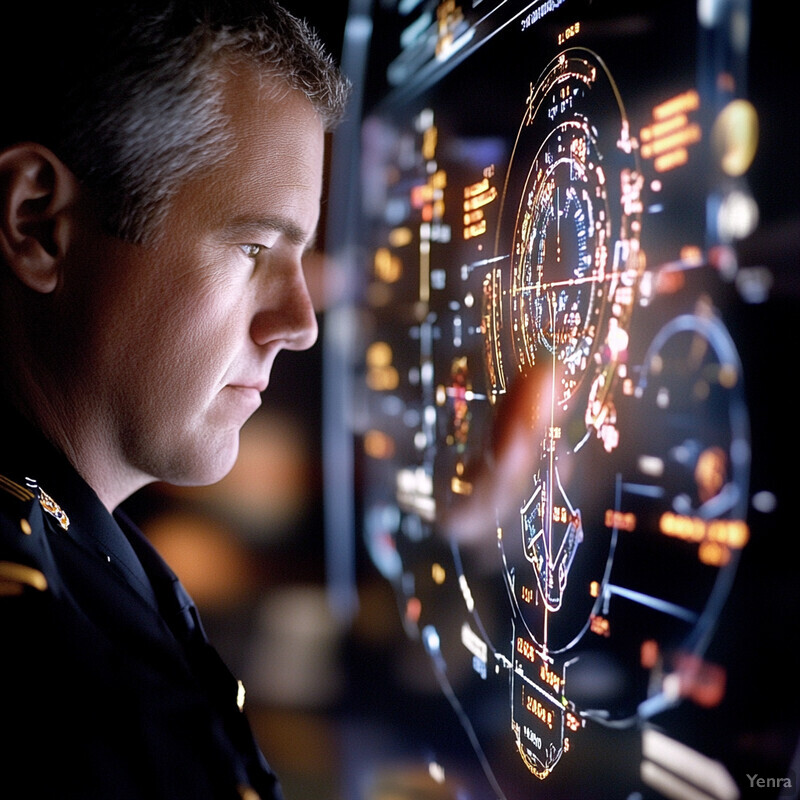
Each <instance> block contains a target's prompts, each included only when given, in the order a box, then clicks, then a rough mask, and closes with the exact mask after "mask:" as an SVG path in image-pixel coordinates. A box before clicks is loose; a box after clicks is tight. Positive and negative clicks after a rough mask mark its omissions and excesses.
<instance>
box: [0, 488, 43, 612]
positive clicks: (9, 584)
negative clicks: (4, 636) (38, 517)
mask: <svg viewBox="0 0 800 800" xmlns="http://www.w3.org/2000/svg"><path fill="white" fill-rule="evenodd" d="M37 494H40V493H39V492H37V490H36V487H29V486H23V485H21V484H19V483H16V482H15V481H12V480H11V479H10V478H7V477H6V476H5V475H0V499H2V500H4V502H2V511H3V513H2V516H3V517H6V520H0V522H4V523H7V524H8V525H10V526H11V528H12V529H14V530H18V532H19V534H20V535H21V536H22V537H23V538H25V537H28V536H30V535H31V533H32V531H31V525H30V522H29V521H28V516H29V514H30V508H31V505H32V503H33V502H34V501H35V500H36V498H37ZM39 502H40V503H41V502H42V500H41V497H39ZM43 507H44V504H43ZM4 527H5V525H4ZM14 552H16V548H14ZM17 557H18V555H17V556H16V557H15V556H14V555H11V554H10V553H5V552H3V553H2V554H0V598H2V597H13V596H16V595H20V594H22V593H23V592H24V591H25V589H26V588H31V589H36V590H38V591H45V590H46V589H47V578H45V576H44V573H43V572H41V570H38V569H36V568H35V567H32V566H30V565H29V564H24V563H21V562H20V561H18V560H17Z"/></svg>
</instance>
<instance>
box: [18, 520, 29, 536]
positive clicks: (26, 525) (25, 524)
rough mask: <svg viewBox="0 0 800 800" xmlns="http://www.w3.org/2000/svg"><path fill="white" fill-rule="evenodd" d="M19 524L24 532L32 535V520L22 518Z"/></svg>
mask: <svg viewBox="0 0 800 800" xmlns="http://www.w3.org/2000/svg"><path fill="white" fill-rule="evenodd" d="M19 526H20V528H22V532H23V533H24V534H25V535H26V536H30V535H31V524H30V522H28V520H26V519H21V520H20V521H19Z"/></svg>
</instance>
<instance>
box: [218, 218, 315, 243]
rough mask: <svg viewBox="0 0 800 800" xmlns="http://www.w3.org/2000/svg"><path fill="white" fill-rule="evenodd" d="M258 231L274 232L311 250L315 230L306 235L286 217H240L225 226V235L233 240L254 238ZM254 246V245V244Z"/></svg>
mask: <svg viewBox="0 0 800 800" xmlns="http://www.w3.org/2000/svg"><path fill="white" fill-rule="evenodd" d="M259 231H275V232H277V233H280V234H281V235H282V236H285V237H286V239H288V241H289V242H290V243H291V244H295V245H298V246H301V247H303V248H304V249H305V250H311V249H313V247H314V245H315V243H316V239H317V230H316V228H315V229H314V230H313V231H311V232H310V233H307V232H306V231H305V230H304V229H303V228H301V227H300V226H299V225H297V224H296V223H295V222H293V221H292V220H290V219H287V218H286V217H280V216H274V217H242V218H239V219H234V220H231V222H229V223H228V224H227V225H225V233H226V234H227V235H229V236H232V237H234V238H247V237H252V236H256V235H257V234H258V233H259ZM254 244H256V243H255V242H254Z"/></svg>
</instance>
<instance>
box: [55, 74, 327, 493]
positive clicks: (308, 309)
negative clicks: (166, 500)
mask: <svg viewBox="0 0 800 800" xmlns="http://www.w3.org/2000/svg"><path fill="white" fill-rule="evenodd" d="M271 86H272V85H271V84H265V85H263V86H262V85H260V84H259V82H258V81H257V80H256V79H255V77H254V76H252V75H250V74H249V72H246V71H244V70H243V71H241V72H240V73H239V74H235V75H233V76H232V77H231V78H230V79H229V81H228V83H227V87H226V89H225V110H226V112H227V113H228V114H229V117H230V120H229V125H230V131H231V133H232V134H233V136H232V142H233V143H234V144H233V145H232V146H231V150H230V151H229V152H228V153H227V154H226V156H225V157H224V158H223V159H222V160H221V161H219V162H218V163H217V164H215V165H214V166H213V167H212V168H211V169H210V171H205V172H203V173H202V174H200V175H198V176H197V177H196V178H192V179H190V180H189V181H188V182H186V183H185V184H184V185H182V187H181V188H180V191H179V192H178V194H177V196H176V198H175V200H174V202H173V203H172V205H171V208H170V212H169V215H168V217H167V220H166V222H165V224H164V226H163V229H162V235H161V237H160V238H159V239H158V240H157V242H156V243H155V244H154V245H152V246H147V247H143V246H137V245H132V244H127V243H124V242H121V241H119V240H117V239H111V238H106V239H104V240H103V242H102V246H100V245H98V244H97V243H96V242H93V241H91V239H90V241H89V245H88V252H87V248H84V249H83V251H81V250H80V249H78V251H77V252H78V256H77V257H79V258H80V257H83V258H84V259H87V258H88V260H89V261H94V264H92V266H91V275H92V276H93V277H92V279H91V284H92V285H91V286H90V287H85V286H84V287H76V286H74V285H73V286H72V288H71V290H68V286H67V285H65V287H64V288H65V293H68V291H71V292H72V293H75V292H77V293H78V294H79V295H80V302H79V303H76V304H75V305H74V306H73V307H74V308H78V307H81V306H82V307H83V308H81V312H80V313H81V314H85V318H84V319H83V320H79V321H78V322H77V325H78V327H79V328H80V329H81V337H80V338H82V339H83V340H84V342H88V344H87V346H86V351H85V353H86V355H85V358H83V360H82V362H81V364H80V366H79V367H77V369H78V370H79V372H80V374H81V378H80V379H79V380H78V381H77V382H78V383H79V384H80V383H83V384H84V391H85V392H87V393H88V397H86V399H85V403H86V405H87V411H88V415H87V418H91V419H94V420H95V427H96V428H97V430H98V432H99V435H100V437H103V439H104V440H102V439H101V440H100V441H99V445H98V446H99V447H107V448H108V451H109V453H110V454H111V458H112V459H113V461H112V463H111V464H110V468H111V469H115V468H119V469H121V470H123V472H125V471H128V472H130V471H131V470H133V471H135V472H136V473H138V474H139V475H140V476H146V477H149V478H155V479H159V480H166V481H170V482H173V483H197V484H202V483H209V482H213V481H216V480H218V479H219V478H221V477H223V476H224V475H225V474H226V473H227V472H228V470H229V469H230V468H231V467H232V465H233V463H234V461H235V459H236V455H237V452H238V439H239V430H240V428H241V426H242V425H243V424H244V422H245V420H246V419H247V418H248V417H249V416H250V415H251V414H252V413H253V412H254V411H255V410H256V409H257V408H258V406H259V404H260V393H261V392H263V391H264V390H265V389H266V387H267V383H268V380H269V375H270V369H271V367H272V363H273V361H274V359H275V357H276V355H277V353H278V351H279V350H281V349H282V348H287V349H290V350H301V349H305V348H308V347H310V346H311V345H312V344H313V343H314V341H315V339H316V335H317V325H316V319H315V316H314V310H313V307H312V304H311V301H310V298H309V295H308V290H307V287H306V283H305V278H304V276H303V271H302V265H301V257H302V255H303V252H304V250H305V249H306V248H307V247H308V246H309V244H310V242H311V240H312V238H313V235H314V233H315V230H316V226H317V221H318V214H319V200H320V192H321V185H322V162H323V148H324V133H323V129H322V125H321V123H320V121H319V120H318V118H317V116H316V114H315V112H314V110H313V109H312V107H311V105H310V103H309V102H308V100H307V99H306V98H305V97H303V96H301V95H299V94H297V93H293V92H292V93H286V92H280V93H271V91H270V89H271ZM92 251H94V252H92ZM87 298H88V300H87ZM76 299H77V298H76ZM145 482H146V481H145Z"/></svg>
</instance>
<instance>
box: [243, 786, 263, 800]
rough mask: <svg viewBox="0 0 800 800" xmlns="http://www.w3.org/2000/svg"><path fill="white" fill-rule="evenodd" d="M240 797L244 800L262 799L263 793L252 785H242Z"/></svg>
mask: <svg viewBox="0 0 800 800" xmlns="http://www.w3.org/2000/svg"><path fill="white" fill-rule="evenodd" d="M239 797H240V798H241V799H242V800H261V795H259V793H258V792H257V791H256V790H255V789H254V788H253V787H252V786H240V787H239Z"/></svg>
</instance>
